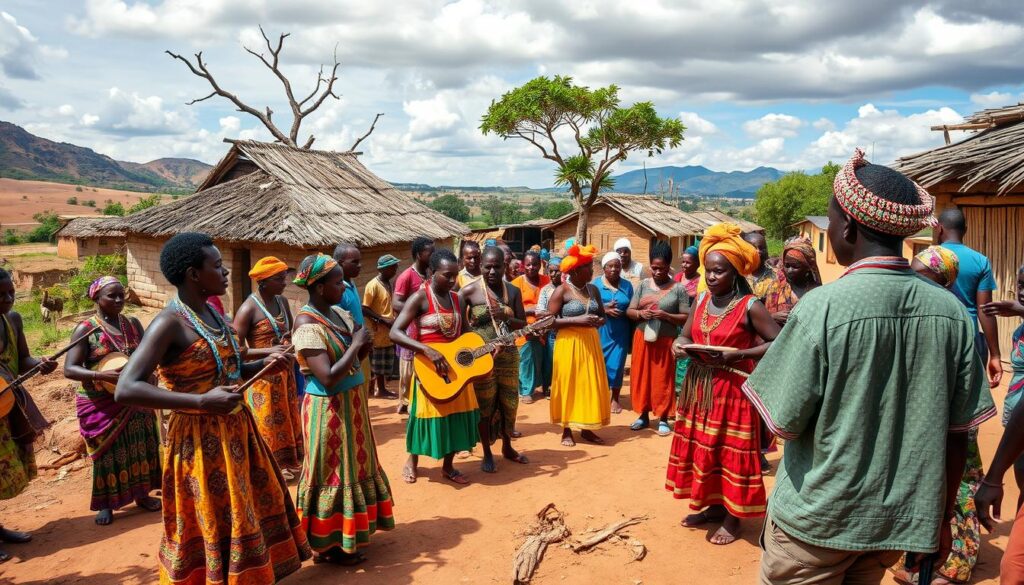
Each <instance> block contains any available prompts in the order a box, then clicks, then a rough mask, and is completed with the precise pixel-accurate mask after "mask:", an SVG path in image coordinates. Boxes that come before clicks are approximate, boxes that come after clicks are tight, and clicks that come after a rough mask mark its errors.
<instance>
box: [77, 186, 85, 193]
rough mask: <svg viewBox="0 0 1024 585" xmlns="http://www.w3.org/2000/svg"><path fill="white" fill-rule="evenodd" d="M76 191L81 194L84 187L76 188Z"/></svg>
mask: <svg viewBox="0 0 1024 585" xmlns="http://www.w3.org/2000/svg"><path fill="white" fill-rule="evenodd" d="M75 191H78V192H79V193H81V192H82V191H83V189H82V186H81V185H79V186H77V187H75Z"/></svg>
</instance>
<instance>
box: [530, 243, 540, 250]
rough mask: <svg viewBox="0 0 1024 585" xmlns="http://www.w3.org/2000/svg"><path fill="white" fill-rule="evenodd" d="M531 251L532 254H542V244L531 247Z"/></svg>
mask: <svg viewBox="0 0 1024 585" xmlns="http://www.w3.org/2000/svg"><path fill="white" fill-rule="evenodd" d="M530 250H531V251H532V252H540V244H534V245H532V246H530Z"/></svg>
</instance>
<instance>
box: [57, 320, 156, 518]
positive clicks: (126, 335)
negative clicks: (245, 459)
mask: <svg viewBox="0 0 1024 585" xmlns="http://www.w3.org/2000/svg"><path fill="white" fill-rule="evenodd" d="M81 326H82V327H84V328H86V329H92V328H93V327H99V326H101V321H100V318H99V317H98V316H94V317H90V318H89V319H88V320H86V321H85V322H83V323H82V325H81ZM120 327H121V335H116V334H113V332H112V331H111V330H110V329H108V328H102V329H99V330H97V331H96V332H95V333H93V334H92V335H90V336H89V338H88V343H89V354H88V355H87V356H86V358H85V363H84V364H83V365H84V366H85V367H86V368H88V369H90V370H95V369H96V366H97V365H99V362H100V360H101V359H103V358H104V357H105V356H107V355H108V354H110V353H115V352H116V353H124V354H131V352H132V351H134V350H135V348H136V347H138V346H139V341H140V340H141V337H142V335H141V332H140V331H137V330H136V328H135V325H134V324H133V323H132V322H131V321H130V320H128V319H125V318H124V317H122V318H121V319H120ZM75 408H76V410H77V413H78V425H79V431H80V432H81V434H82V439H84V440H85V449H86V452H87V453H88V454H89V457H90V458H91V459H92V501H91V503H90V506H89V509H90V510H103V509H110V510H116V509H118V508H120V507H122V506H124V505H126V504H130V503H131V502H134V501H135V500H138V499H142V498H145V497H146V496H148V495H149V492H150V491H152V490H158V489H160V481H161V470H160V434H159V431H158V430H157V422H156V415H155V414H154V412H153V411H152V410H148V409H142V408H136V407H134V406H126V405H124V404H118V403H116V402H114V395H113V394H112V393H111V392H109V391H107V390H106V389H104V388H103V387H102V386H99V385H97V384H95V383H93V382H92V381H91V380H86V381H84V382H82V386H81V387H80V388H79V389H78V393H77V396H75Z"/></svg>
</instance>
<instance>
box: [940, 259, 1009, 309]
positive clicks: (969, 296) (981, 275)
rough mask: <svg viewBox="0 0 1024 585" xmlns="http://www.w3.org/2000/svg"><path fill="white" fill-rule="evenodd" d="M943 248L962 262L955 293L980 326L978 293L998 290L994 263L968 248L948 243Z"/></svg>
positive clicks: (954, 286)
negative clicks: (993, 274) (994, 274)
mask: <svg viewBox="0 0 1024 585" xmlns="http://www.w3.org/2000/svg"><path fill="white" fill-rule="evenodd" d="M942 247H943V248H945V249H947V250H950V251H951V252H953V253H954V254H956V258H957V260H959V261H960V273H959V274H958V275H957V277H956V284H955V285H953V291H954V292H955V293H956V294H957V296H959V297H960V300H961V301H963V303H964V305H966V306H967V312H968V313H970V314H971V319H973V320H974V324H975V325H977V324H978V291H994V290H996V279H995V278H994V277H993V276H992V263H991V262H989V260H988V258H987V257H986V256H985V255H984V254H981V253H978V252H975V251H974V250H972V249H970V248H968V247H967V246H965V245H963V244H960V243H955V242H946V243H944V244H942Z"/></svg>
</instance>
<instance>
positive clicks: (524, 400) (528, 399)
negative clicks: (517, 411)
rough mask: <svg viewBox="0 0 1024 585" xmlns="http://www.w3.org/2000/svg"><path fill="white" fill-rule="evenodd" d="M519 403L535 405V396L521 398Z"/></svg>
mask: <svg viewBox="0 0 1024 585" xmlns="http://www.w3.org/2000/svg"><path fill="white" fill-rule="evenodd" d="M519 402H520V403H521V404H533V396H520V397H519Z"/></svg>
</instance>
